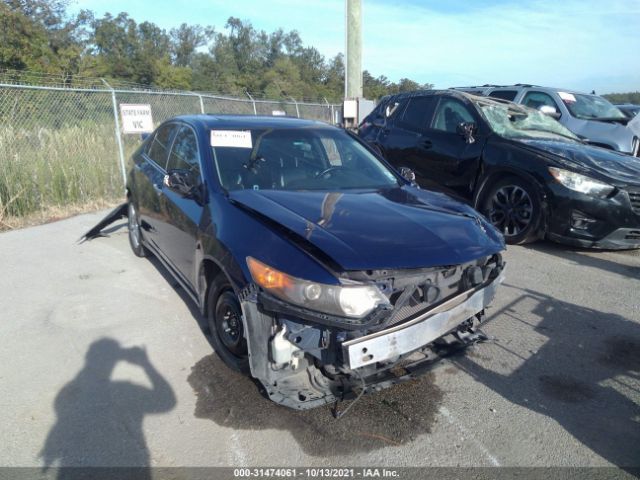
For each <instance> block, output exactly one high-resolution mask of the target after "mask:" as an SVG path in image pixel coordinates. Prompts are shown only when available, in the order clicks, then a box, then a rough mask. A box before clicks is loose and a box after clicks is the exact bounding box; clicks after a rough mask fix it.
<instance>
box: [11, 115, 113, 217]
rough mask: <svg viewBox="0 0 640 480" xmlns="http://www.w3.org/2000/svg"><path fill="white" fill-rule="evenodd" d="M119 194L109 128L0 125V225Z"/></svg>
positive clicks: (93, 202)
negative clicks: (10, 219) (3, 221)
mask: <svg viewBox="0 0 640 480" xmlns="http://www.w3.org/2000/svg"><path fill="white" fill-rule="evenodd" d="M122 194H123V185H122V174H121V172H120V166H119V163H118V157H117V146H116V143H115V139H114V135H113V127H112V126H111V127H109V126H108V125H99V124H88V125H80V126H69V127H63V128H60V129H48V128H34V129H29V130H25V129H19V128H15V127H12V126H0V223H1V222H2V219H3V218H7V217H26V216H29V215H32V214H34V213H37V212H39V211H44V210H47V209H51V208H55V209H58V210H60V209H62V210H63V209H64V207H65V206H70V205H74V206H76V208H77V206H78V205H82V204H96V203H105V202H110V201H113V200H115V199H117V198H120V197H122ZM0 226H1V225H0Z"/></svg>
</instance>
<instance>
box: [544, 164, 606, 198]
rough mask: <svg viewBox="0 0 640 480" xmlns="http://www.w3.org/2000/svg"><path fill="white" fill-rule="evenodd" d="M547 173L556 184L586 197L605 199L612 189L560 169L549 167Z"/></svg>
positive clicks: (591, 179) (583, 176) (596, 181)
mask: <svg viewBox="0 0 640 480" xmlns="http://www.w3.org/2000/svg"><path fill="white" fill-rule="evenodd" d="M549 173H551V175H552V176H553V178H555V179H556V180H557V181H558V183H560V184H562V185H564V186H565V187H567V188H569V189H571V190H574V191H576V192H580V193H585V194H587V195H593V196H596V197H606V196H607V195H609V194H610V193H611V192H613V190H614V188H615V187H613V186H611V185H608V184H606V183H602V182H599V181H598V180H594V179H593V178H589V177H587V176H585V175H580V174H579V173H575V172H570V171H569V170H562V169H560V168H555V167H549Z"/></svg>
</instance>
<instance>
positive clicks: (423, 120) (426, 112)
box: [398, 97, 434, 132]
mask: <svg viewBox="0 0 640 480" xmlns="http://www.w3.org/2000/svg"><path fill="white" fill-rule="evenodd" d="M433 104H434V100H433V98H432V97H414V98H411V99H409V104H408V105H407V108H406V109H405V111H404V114H403V115H402V118H401V119H400V120H399V121H398V125H400V126H402V127H404V128H407V129H409V130H415V131H418V132H421V131H424V130H426V129H427V127H428V125H429V120H430V119H431V114H432V112H433Z"/></svg>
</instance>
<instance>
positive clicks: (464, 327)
mask: <svg viewBox="0 0 640 480" xmlns="http://www.w3.org/2000/svg"><path fill="white" fill-rule="evenodd" d="M250 261H251V260H250ZM267 269H268V267H267ZM268 270H269V271H267V272H264V271H262V272H260V273H262V274H263V276H261V275H260V273H254V272H253V271H252V273H253V274H254V283H253V284H251V286H250V287H248V288H247V289H246V290H245V292H244V294H243V295H242V303H241V304H242V310H243V315H244V322H245V332H247V333H248V335H247V344H248V350H249V364H250V368H251V375H252V376H253V377H254V378H256V379H258V380H259V381H260V382H261V383H262V385H263V386H264V389H265V392H266V394H267V395H268V396H269V398H270V399H271V400H273V401H274V402H276V403H280V404H282V405H285V406H288V407H292V408H297V409H307V408H314V407H317V406H320V405H323V404H326V403H330V402H334V401H337V400H340V399H343V398H346V397H348V396H350V395H352V394H353V389H354V388H358V389H360V390H361V392H362V391H364V392H368V391H372V390H379V389H382V388H385V387H388V386H390V385H393V384H395V383H399V382H401V381H404V380H408V379H410V378H413V377H414V376H415V375H417V374H419V373H422V372H423V371H425V370H426V369H427V368H428V367H429V366H430V365H431V364H433V362H434V360H437V359H438V358H439V357H440V356H441V355H443V353H445V352H448V351H450V350H451V348H456V347H459V346H463V345H465V344H468V343H470V342H472V341H473V340H475V339H477V338H479V336H478V335H477V334H476V333H475V330H476V328H477V326H478V325H479V324H480V323H481V322H482V321H483V320H484V311H485V308H486V307H487V306H489V304H490V303H491V302H492V300H493V298H494V296H495V292H496V288H497V286H498V285H499V284H500V283H501V282H502V279H503V275H504V274H503V272H504V262H503V260H502V257H501V256H500V255H499V254H496V255H493V256H491V257H487V258H482V259H479V260H477V261H473V262H469V263H466V264H463V265H458V266H447V267H443V268H429V269H421V270H418V271H415V270H410V271H377V272H375V271H367V272H351V273H349V274H348V277H347V278H345V279H344V282H345V285H348V287H346V288H348V289H349V288H351V289H353V288H356V287H355V285H359V286H360V287H361V288H366V289H371V292H378V293H368V295H369V296H370V297H371V298H372V299H373V300H371V301H370V305H371V306H372V309H371V311H370V312H368V313H367V314H366V315H363V316H361V317H360V318H354V317H353V316H352V317H351V318H349V317H345V316H338V315H335V316H334V315H329V314H325V313H319V312H317V311H314V310H311V309H309V308H307V307H303V306H297V305H292V304H290V303H288V302H285V301H283V300H282V299H281V298H278V297H279V296H280V297H282V294H281V293H280V292H278V293H275V294H274V293H273V288H271V286H272V285H273V284H275V283H278V285H280V284H287V283H289V284H291V283H292V281H290V280H288V279H285V278H280V279H278V275H279V274H280V272H276V271H274V270H273V269H268ZM293 281H295V279H294V280H293ZM265 282H271V284H269V283H265ZM356 282H357V283H356ZM265 285H266V287H265ZM305 288H306V290H307V291H310V293H311V296H312V297H314V296H316V295H318V296H319V295H320V294H319V293H318V290H320V289H321V288H322V287H321V286H318V287H317V288H315V290H314V287H313V286H310V285H304V286H303V289H305ZM293 289H295V287H294V288H293ZM270 290H271V291H270ZM365 292H366V291H365ZM358 295H359V298H358V300H359V304H360V305H362V303H365V304H366V301H365V302H362V299H363V298H364V296H366V295H367V293H362V292H361V293H359V294H358ZM343 306H346V307H347V309H348V308H349V305H348V300H347V301H345V302H343ZM447 337H449V338H448V340H447Z"/></svg>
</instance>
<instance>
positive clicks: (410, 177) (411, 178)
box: [398, 167, 416, 185]
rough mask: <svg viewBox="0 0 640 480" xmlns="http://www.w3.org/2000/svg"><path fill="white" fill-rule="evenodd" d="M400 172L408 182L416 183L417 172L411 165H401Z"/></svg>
mask: <svg viewBox="0 0 640 480" xmlns="http://www.w3.org/2000/svg"><path fill="white" fill-rule="evenodd" d="M398 172H400V176H401V177H402V178H404V179H405V180H407V181H408V182H411V185H415V184H416V174H415V172H414V171H413V170H411V169H410V168H409V167H400V168H399V169H398Z"/></svg>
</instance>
